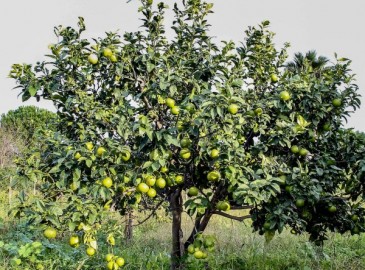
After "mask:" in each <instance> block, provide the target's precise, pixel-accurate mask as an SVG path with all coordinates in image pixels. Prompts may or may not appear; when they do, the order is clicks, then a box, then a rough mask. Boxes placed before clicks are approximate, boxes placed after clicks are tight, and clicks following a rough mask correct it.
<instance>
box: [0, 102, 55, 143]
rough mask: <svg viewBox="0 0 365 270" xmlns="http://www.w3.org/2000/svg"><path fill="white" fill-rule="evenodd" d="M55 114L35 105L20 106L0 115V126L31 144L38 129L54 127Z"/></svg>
mask: <svg viewBox="0 0 365 270" xmlns="http://www.w3.org/2000/svg"><path fill="white" fill-rule="evenodd" d="M55 121H56V114H55V113H53V112H50V111H48V110H46V109H41V108H38V107H35V106H21V107H19V108H18V109H16V110H11V111H9V112H7V113H6V114H3V115H1V118H0V127H1V129H2V130H5V131H7V132H12V133H15V134H16V136H17V137H18V138H19V139H21V140H24V144H27V145H28V144H31V143H33V142H34V140H35V138H36V133H37V130H39V129H52V130H54V129H55Z"/></svg>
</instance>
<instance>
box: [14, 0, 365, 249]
mask: <svg viewBox="0 0 365 270" xmlns="http://www.w3.org/2000/svg"><path fill="white" fill-rule="evenodd" d="M151 2H152V1H141V3H142V6H141V8H140V10H139V11H140V12H142V14H143V16H144V17H143V19H142V22H143V28H144V31H138V32H132V33H126V34H124V36H123V37H122V38H121V37H120V36H119V35H118V34H117V33H111V32H109V33H106V37H104V38H99V39H94V40H93V41H92V42H91V41H89V40H86V39H83V38H82V36H81V34H82V32H83V31H84V30H85V25H84V22H83V19H82V18H80V20H79V23H78V26H79V27H78V29H74V28H71V27H56V28H55V33H56V36H57V38H58V40H59V42H58V43H57V44H54V45H53V46H52V47H51V54H50V55H49V60H48V61H47V62H42V63H39V64H36V65H35V66H34V67H33V66H32V65H18V64H17V65H14V66H13V69H12V71H11V73H10V76H11V77H12V78H14V79H16V81H17V83H18V84H19V87H20V89H21V91H22V96H23V98H24V99H28V98H31V97H40V98H44V99H49V100H52V101H53V102H54V104H55V106H56V108H57V114H58V116H59V122H60V124H59V125H58V127H57V130H56V131H55V132H47V133H45V134H44V137H43V140H44V141H45V143H46V144H47V147H46V149H45V151H44V152H43V151H42V152H38V153H37V154H34V155H33V156H32V159H27V161H26V162H23V163H22V162H20V163H19V169H20V172H21V173H23V174H25V175H27V176H28V177H29V179H33V180H34V179H37V180H36V182H37V181H38V183H40V185H39V190H40V192H41V193H42V194H43V195H44V196H43V197H42V199H36V201H33V202H32V203H29V202H28V201H27V197H26V192H23V193H22V194H21V196H20V206H19V208H18V210H16V211H15V213H17V214H21V213H22V212H23V213H24V212H25V213H26V215H27V216H28V217H29V218H31V219H32V220H33V221H36V222H39V223H52V224H53V225H54V226H56V227H61V226H63V225H67V226H68V228H69V229H70V230H75V231H84V233H85V235H86V236H87V237H86V238H85V239H92V241H94V238H90V237H89V235H88V234H89V233H90V231H92V230H97V229H98V222H99V221H100V220H102V217H103V214H102V213H103V211H102V209H104V208H109V207H111V208H112V209H115V210H117V211H119V212H120V213H121V214H124V213H125V212H126V211H128V210H129V209H143V207H146V206H148V205H151V204H155V205H160V204H161V203H163V202H164V201H170V202H171V203H172V201H173V200H174V198H176V197H179V196H181V192H182V191H184V190H186V191H187V190H188V189H190V188H191V187H197V188H198V190H199V193H198V195H197V196H195V195H194V197H193V198H191V199H190V200H188V201H187V202H186V203H185V209H186V210H187V211H188V213H189V214H190V215H191V216H193V217H194V218H195V228H194V231H193V233H192V237H190V238H189V239H188V241H187V244H191V243H192V242H193V240H194V239H195V238H196V237H197V235H199V234H197V232H200V231H204V229H205V227H206V225H207V222H208V221H209V219H210V217H211V216H212V215H213V214H220V215H224V216H226V217H231V218H234V217H233V216H232V215H230V214H228V213H225V212H224V210H222V209H223V208H222V209H220V208H218V207H217V206H218V205H222V204H221V203H220V204H219V202H227V203H228V206H232V209H234V208H236V209H237V208H252V210H251V214H252V219H253V228H254V229H255V230H258V231H259V232H260V233H265V236H266V237H267V239H268V240H270V239H271V238H272V237H273V235H274V234H275V231H279V232H281V231H282V230H283V228H284V226H285V225H290V226H291V227H293V228H294V230H295V231H298V232H301V231H308V232H309V233H310V234H311V237H312V240H314V241H318V242H321V241H323V239H325V232H326V230H327V229H330V230H339V231H340V232H345V231H347V230H352V231H353V232H356V231H357V232H360V231H364V230H365V228H364V222H365V220H363V213H364V209H363V207H362V206H361V203H360V202H361V201H360V200H362V199H363V195H364V170H363V168H364V167H363V165H362V164H363V163H364V151H363V147H364V146H363V145H364V144H363V143H364V141H363V140H362V139H361V138H360V137H359V136H357V135H356V133H354V132H352V131H351V130H349V131H348V130H343V128H342V120H343V119H346V118H347V117H348V116H349V115H350V113H351V112H353V111H354V110H356V108H358V107H359V106H360V100H359V94H358V93H357V90H358V87H357V85H356V84H354V75H353V74H352V73H351V70H350V61H349V60H347V59H336V63H333V64H327V65H326V68H325V69H323V70H321V72H318V70H316V69H313V67H312V66H311V65H310V63H309V62H308V61H307V62H306V61H304V62H303V66H302V67H301V69H294V70H293V69H289V68H287V67H286V64H285V61H286V58H287V54H286V48H287V46H288V45H285V46H284V48H283V49H281V50H277V49H276V48H275V46H274V43H273V37H274V34H273V33H272V32H270V31H269V29H268V27H269V22H268V21H264V22H262V23H261V24H260V25H259V26H257V27H250V28H249V29H248V30H247V31H246V39H245V42H244V43H243V44H242V45H240V46H239V47H236V45H235V44H234V43H233V42H222V45H221V46H218V45H217V44H215V43H214V42H213V41H212V38H211V37H210V36H209V35H208V29H209V24H208V22H207V20H206V16H207V15H208V14H209V13H211V12H212V11H211V9H212V5H211V4H207V3H205V2H203V1H200V0H189V1H183V4H182V7H180V6H179V5H178V4H175V5H174V8H173V11H174V13H175V20H174V22H173V25H172V29H173V30H174V31H175V37H174V39H172V40H171V41H169V40H167V38H166V37H165V35H164V34H165V29H164V25H163V18H164V12H165V9H166V8H167V6H166V5H165V4H164V3H159V4H158V5H157V9H156V10H154V9H153V8H152V3H151ZM283 91H286V92H288V93H289V97H290V98H289V99H286V100H283V99H282V98H280V93H282V92H283ZM334 100H336V102H334ZM231 105H234V106H231ZM292 146H297V147H298V151H297V152H298V153H294V152H293V151H292V150H291V149H292ZM100 149H104V150H105V151H102V152H103V153H102V154H98V153H101V151H99V150H100ZM213 149H218V150H219V156H218V157H217V158H212V157H211V156H210V153H211V151H212V150H213ZM151 177H152V178H156V179H159V178H163V179H164V180H165V181H166V182H167V185H166V187H163V188H158V187H155V186H154V185H153V184H149V183H150V182H149V181H151ZM109 178H110V179H109ZM106 179H107V180H106ZM349 179H350V181H349ZM110 180H111V182H110ZM141 183H146V185H140V184H141ZM346 187H347V189H346ZM344 188H345V189H344ZM150 190H152V191H150ZM153 190H155V191H156V192H157V196H156V197H155V196H153V195H154V193H155V192H154V191H153ZM148 192H150V193H148ZM146 193H147V195H146ZM298 199H301V200H303V202H304V205H303V203H300V204H299V203H297V200H298ZM177 202H178V203H181V202H180V201H179V200H177ZM298 205H300V206H298ZM228 206H227V207H226V209H228V208H229V207H228ZM331 206H333V207H335V208H336V209H335V211H332V210H333V209H334V208H331V211H330V210H329V207H331ZM171 207H172V208H173V209H172V211H177V210H176V208H175V207H174V206H171ZM179 207H180V206H179ZM179 207H178V208H179ZM19 210H21V211H19ZM177 214H179V213H177ZM180 214H181V213H180ZM355 214H356V215H358V219H356V220H355V218H353V216H354V215H355ZM244 218H246V217H241V218H237V217H236V219H237V220H243V219H244ZM80 224H84V225H86V226H87V228H88V230H87V231H85V229H84V228H85V227H84V226H80ZM355 228H357V229H356V230H355ZM191 238H192V239H191ZM86 243H87V244H89V245H90V244H91V241H89V240H87V241H86Z"/></svg>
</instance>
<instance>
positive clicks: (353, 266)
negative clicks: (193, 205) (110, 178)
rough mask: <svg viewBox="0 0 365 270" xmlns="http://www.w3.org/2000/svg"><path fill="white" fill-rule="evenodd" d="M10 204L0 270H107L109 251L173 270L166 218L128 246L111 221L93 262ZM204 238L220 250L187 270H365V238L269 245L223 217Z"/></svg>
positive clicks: (0, 222)
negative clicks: (109, 239) (110, 240)
mask: <svg viewBox="0 0 365 270" xmlns="http://www.w3.org/2000/svg"><path fill="white" fill-rule="evenodd" d="M7 203H8V197H7V194H5V192H1V193H0V269H4V270H5V269H11V270H12V269H14V270H15V269H22V270H26V269H32V270H33V269H39V270H42V269H44V270H56V269H57V270H74V269H95V270H96V269H105V265H106V263H105V261H104V256H105V255H106V254H107V253H110V252H111V253H114V254H116V255H119V256H122V257H124V258H125V261H126V265H125V267H123V269H130V270H132V269H133V270H137V269H141V270H148V269H156V270H163V269H169V257H170V255H169V252H170V242H171V235H170V231H171V227H170V222H169V221H168V220H167V219H166V218H162V219H161V218H160V219H156V218H155V219H150V220H149V221H148V222H146V223H144V224H142V225H140V226H137V227H135V229H134V238H133V241H132V242H130V243H126V242H125V241H124V240H123V230H124V227H123V224H122V223H121V219H120V218H117V217H114V218H113V217H112V218H111V220H110V221H107V222H106V224H107V226H106V227H103V228H104V229H103V231H101V232H100V234H99V236H98V239H99V242H98V243H99V250H98V252H97V255H96V256H94V257H93V258H88V257H87V256H86V255H85V249H86V247H85V246H80V247H79V248H77V249H73V248H70V247H69V246H68V244H67V238H68V236H65V237H59V238H58V239H57V240H55V241H48V240H46V239H44V237H43V236H42V233H41V232H40V231H38V232H37V231H31V230H30V228H29V227H28V226H26V225H25V224H24V223H22V221H18V220H12V219H11V218H9V217H7V211H8V205H7ZM113 224H115V225H113ZM191 228H192V221H191V219H190V218H189V217H188V216H187V215H184V216H183V233H184V236H185V237H187V236H188V234H189V232H190V230H191ZM109 231H113V232H114V234H115V236H116V238H117V245H116V247H114V249H111V247H110V246H108V245H107V244H106V241H105V239H106V235H107V232H109ZM205 234H208V235H215V236H216V238H217V243H216V248H215V251H214V252H211V253H210V254H209V256H208V258H207V260H196V259H194V258H192V256H189V257H188V258H187V259H186V269H189V270H190V269H191V270H199V269H211V270H216V269H217V270H218V269H219V270H222V269H227V270H229V269H232V270H240V269H242V270H244V269H247V270H254V269H257V270H266V269H267V270H276V269H277V270H285V269H287V270H294V269H301V270H309V269H313V270H320V269H331V270H332V269H346V270H357V269H358V270H362V269H365V235H354V236H351V235H349V234H348V235H347V234H346V235H339V234H335V233H331V234H329V239H328V240H327V241H326V242H325V246H324V248H323V250H319V248H318V247H315V246H313V245H312V244H311V243H310V242H308V240H307V239H308V237H307V236H306V235H293V234H291V233H290V232H289V230H285V231H284V232H283V233H282V234H280V235H276V236H275V237H274V239H273V240H272V241H271V242H270V243H265V240H264V237H263V236H260V235H258V234H257V233H252V230H251V228H250V226H249V221H248V222H246V223H239V222H236V221H231V220H228V219H225V218H222V217H220V216H214V217H213V219H212V221H211V223H210V224H209V226H208V228H207V230H206V232H205ZM37 241H39V242H41V244H42V245H41V247H38V248H34V247H32V243H34V242H37ZM15 259H20V260H21V263H20V265H16V261H15ZM18 262H19V261H18Z"/></svg>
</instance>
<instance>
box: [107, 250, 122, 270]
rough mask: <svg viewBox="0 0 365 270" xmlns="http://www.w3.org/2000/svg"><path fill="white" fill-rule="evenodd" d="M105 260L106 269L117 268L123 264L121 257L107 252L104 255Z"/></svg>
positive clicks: (115, 269)
mask: <svg viewBox="0 0 365 270" xmlns="http://www.w3.org/2000/svg"><path fill="white" fill-rule="evenodd" d="M105 260H106V262H107V264H106V267H107V269H108V270H117V269H119V267H122V266H123V265H124V264H125V260H124V259H123V257H119V256H115V255H114V254H111V253H109V254H107V255H106V256H105Z"/></svg>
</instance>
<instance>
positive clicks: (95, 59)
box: [87, 46, 118, 65]
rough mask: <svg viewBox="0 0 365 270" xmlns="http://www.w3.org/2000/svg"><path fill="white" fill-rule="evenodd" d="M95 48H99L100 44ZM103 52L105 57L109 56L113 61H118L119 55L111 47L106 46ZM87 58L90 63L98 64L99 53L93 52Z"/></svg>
mask: <svg viewBox="0 0 365 270" xmlns="http://www.w3.org/2000/svg"><path fill="white" fill-rule="evenodd" d="M94 48H95V49H97V50H98V46H94ZM102 54H103V56H104V57H106V58H108V59H109V60H110V61H111V62H113V63H114V62H117V61H118V58H117V56H116V55H115V53H114V52H113V50H112V49H110V48H104V50H103V52H102ZM87 60H88V61H89V63H90V64H92V65H96V64H97V63H98V62H99V57H98V55H97V54H95V53H91V54H89V56H88V57H87Z"/></svg>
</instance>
